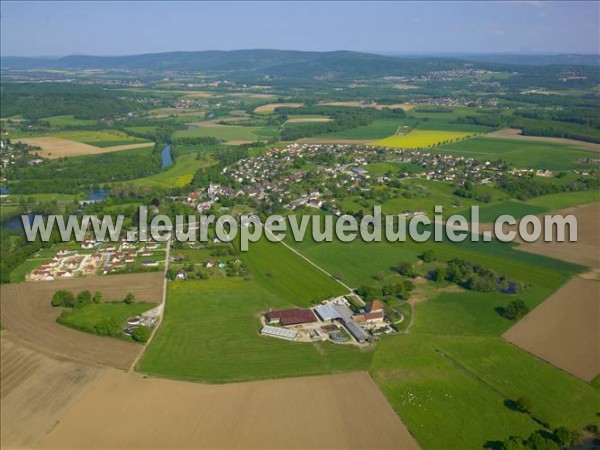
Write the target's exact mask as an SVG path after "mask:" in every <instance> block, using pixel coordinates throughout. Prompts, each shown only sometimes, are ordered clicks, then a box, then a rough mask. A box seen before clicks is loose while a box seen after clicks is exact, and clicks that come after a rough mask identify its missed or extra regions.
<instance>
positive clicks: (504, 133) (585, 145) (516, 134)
mask: <svg viewBox="0 0 600 450" xmlns="http://www.w3.org/2000/svg"><path fill="white" fill-rule="evenodd" d="M483 137H491V138H503V139H516V140H519V141H530V142H535V141H538V142H551V143H554V144H567V145H572V146H573V147H579V148H581V149H584V150H591V151H593V152H600V144H594V143H593V142H585V141H577V140H575V139H565V138H555V137H546V136H523V135H522V134H521V130H517V129H515V128H504V129H502V130H498V131H492V132H491V133H488V134H486V135H484V136H483Z"/></svg>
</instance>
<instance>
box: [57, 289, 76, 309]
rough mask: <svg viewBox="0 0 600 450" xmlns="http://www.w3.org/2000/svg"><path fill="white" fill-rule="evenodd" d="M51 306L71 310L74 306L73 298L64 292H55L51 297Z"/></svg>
mask: <svg viewBox="0 0 600 450" xmlns="http://www.w3.org/2000/svg"><path fill="white" fill-rule="evenodd" d="M51 303H52V306H62V307H64V308H73V307H74V306H75V296H74V295H73V294H72V293H71V292H69V291H65V290H60V291H56V292H55V293H54V295H53V296H52V302H51Z"/></svg>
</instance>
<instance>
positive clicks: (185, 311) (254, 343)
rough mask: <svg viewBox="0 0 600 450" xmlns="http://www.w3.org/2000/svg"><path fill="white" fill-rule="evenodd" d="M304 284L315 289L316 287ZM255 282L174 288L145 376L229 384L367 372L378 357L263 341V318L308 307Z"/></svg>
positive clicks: (144, 364)
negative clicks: (274, 312)
mask: <svg viewBox="0 0 600 450" xmlns="http://www.w3.org/2000/svg"><path fill="white" fill-rule="evenodd" d="M304 286H305V287H306V288H307V289H311V286H310V284H309V282H308V281H306V282H305V284H304ZM304 305H306V299H302V298H299V299H298V300H297V301H295V302H293V301H290V300H288V299H287V298H285V297H283V298H282V297H281V296H279V295H276V294H275V293H273V292H272V291H269V290H266V289H265V288H263V287H262V286H260V285H259V284H258V283H257V282H255V281H246V280H241V279H231V278H225V279H214V280H202V281H182V282H171V283H169V286H168V292H167V302H166V309H165V317H164V319H163V321H162V324H161V326H160V328H159V329H158V331H157V333H156V335H155V336H154V339H153V340H152V342H151V343H150V345H149V346H148V348H147V349H146V352H145V353H144V356H143V358H142V360H141V361H140V363H139V364H138V367H137V370H138V371H140V372H142V373H146V374H150V375H157V376H166V377H169V378H175V379H184V380H195V381H204V382H210V383H227V382H233V381H248V380H256V379H265V378H282V377H294V376H304V375H317V374H324V373H336V372H347V371H352V370H365V369H367V368H368V367H369V364H370V361H371V357H372V355H373V353H372V351H369V350H360V349H357V348H355V347H353V346H341V345H335V344H332V343H329V342H318V343H309V344H304V343H298V342H288V341H283V340H279V339H273V338H268V337H265V336H260V335H259V331H260V328H261V324H260V321H259V317H260V314H261V313H263V312H265V311H267V310H268V309H269V308H274V309H277V308H288V307H292V306H304Z"/></svg>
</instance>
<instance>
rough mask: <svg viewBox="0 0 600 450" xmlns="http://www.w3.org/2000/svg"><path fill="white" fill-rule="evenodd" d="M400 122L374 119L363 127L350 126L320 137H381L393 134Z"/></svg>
mask: <svg viewBox="0 0 600 450" xmlns="http://www.w3.org/2000/svg"><path fill="white" fill-rule="evenodd" d="M400 127H401V122H400V121H399V120H395V119H380V120H375V121H373V123H371V124H370V125H366V126H364V127H357V128H350V129H348V130H342V131H337V132H335V133H329V134H324V135H322V136H321V137H323V138H327V139H382V138H385V137H387V136H389V135H391V134H395V133H396V131H397V130H398V128H400Z"/></svg>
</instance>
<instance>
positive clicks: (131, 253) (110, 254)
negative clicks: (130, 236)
mask: <svg viewBox="0 0 600 450" xmlns="http://www.w3.org/2000/svg"><path fill="white" fill-rule="evenodd" d="M158 249H159V244H158V243H156V242H144V243H139V244H138V243H131V242H127V241H123V242H121V244H120V245H116V244H108V245H107V246H105V247H104V248H103V251H104V252H105V254H106V259H105V262H104V265H103V267H102V274H103V275H106V274H108V273H112V272H118V271H120V270H123V269H124V268H126V267H127V266H132V265H134V264H135V263H136V261H138V260H139V265H140V266H142V267H158V266H159V265H160V262H159V261H158V260H157V259H156V258H151V259H143V258H145V257H146V258H148V257H154V256H155V252H156V251H157V250H158Z"/></svg>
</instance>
